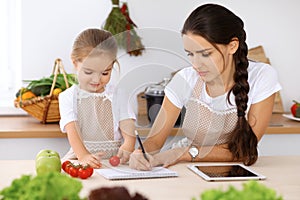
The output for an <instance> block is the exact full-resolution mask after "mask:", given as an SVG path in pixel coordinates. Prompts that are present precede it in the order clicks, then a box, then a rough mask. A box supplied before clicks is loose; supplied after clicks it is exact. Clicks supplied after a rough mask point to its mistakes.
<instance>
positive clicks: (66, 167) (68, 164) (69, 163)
mask: <svg viewBox="0 0 300 200" xmlns="http://www.w3.org/2000/svg"><path fill="white" fill-rule="evenodd" d="M70 165H72V163H71V161H69V160H66V161H65V162H63V163H62V165H61V168H62V169H63V170H64V172H66V173H68V172H67V170H69V166H70Z"/></svg>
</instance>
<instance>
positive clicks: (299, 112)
mask: <svg viewBox="0 0 300 200" xmlns="http://www.w3.org/2000/svg"><path fill="white" fill-rule="evenodd" d="M293 102H294V104H293V105H292V107H291V112H292V114H293V116H294V117H298V118H300V103H298V102H297V101H295V100H294V101H293Z"/></svg>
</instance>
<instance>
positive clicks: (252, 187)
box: [193, 181, 283, 200]
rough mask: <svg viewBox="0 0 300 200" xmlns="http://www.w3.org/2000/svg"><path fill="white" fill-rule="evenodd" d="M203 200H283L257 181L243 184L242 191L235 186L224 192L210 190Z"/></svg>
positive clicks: (205, 192) (204, 194)
mask: <svg viewBox="0 0 300 200" xmlns="http://www.w3.org/2000/svg"><path fill="white" fill-rule="evenodd" d="M200 199H201V200H283V198H282V197H281V196H277V195H276V192H275V191H274V190H273V189H271V188H268V187H266V186H265V185H263V184H260V183H258V182H257V181H248V182H246V183H244V184H243V189H242V190H237V189H236V188H235V187H233V186H229V188H228V189H227V190H226V191H224V190H222V189H220V188H219V189H209V190H206V191H204V192H203V193H202V194H201V195H200ZM193 200H196V198H193Z"/></svg>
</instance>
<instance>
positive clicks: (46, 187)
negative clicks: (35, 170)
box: [0, 172, 82, 200]
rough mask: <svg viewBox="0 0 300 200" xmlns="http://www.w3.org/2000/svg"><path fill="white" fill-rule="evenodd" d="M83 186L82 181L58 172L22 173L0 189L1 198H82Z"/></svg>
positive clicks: (60, 199) (35, 199)
mask: <svg viewBox="0 0 300 200" xmlns="http://www.w3.org/2000/svg"><path fill="white" fill-rule="evenodd" d="M81 188H82V183H81V182H80V181H78V180H76V179H73V178H71V177H69V176H67V175H65V174H61V173H58V172H50V173H46V174H42V175H37V176H35V177H33V176H31V175H22V176H21V177H20V178H18V179H15V180H13V181H12V184H11V185H10V186H8V187H6V188H4V189H3V190H1V191H0V200H53V199H55V200H81V198H80V197H79V192H80V190H81Z"/></svg>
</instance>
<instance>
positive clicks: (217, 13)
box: [182, 4, 258, 165]
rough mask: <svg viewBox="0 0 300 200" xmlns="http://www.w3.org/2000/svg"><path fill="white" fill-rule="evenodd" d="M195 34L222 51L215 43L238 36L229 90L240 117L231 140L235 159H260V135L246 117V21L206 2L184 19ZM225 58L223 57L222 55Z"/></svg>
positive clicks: (186, 27) (186, 29)
mask: <svg viewBox="0 0 300 200" xmlns="http://www.w3.org/2000/svg"><path fill="white" fill-rule="evenodd" d="M187 33H191V34H195V35H199V36H201V37H203V38H205V39H206V40H207V41H208V42H210V43H211V44H212V45H213V46H214V47H215V48H216V49H217V50H218V51H219V52H221V51H220V50H219V48H218V47H217V45H216V44H225V45H226V44H229V43H230V42H231V41H232V39H234V38H237V39H238V40H239V47H238V49H237V51H236V52H235V54H234V55H233V59H234V62H235V73H234V77H233V79H234V82H235V84H234V86H233V87H232V88H231V89H230V91H229V92H228V96H227V100H228V102H229V103H230V100H229V96H230V93H231V92H232V93H233V94H234V95H235V103H236V106H237V115H238V121H237V124H236V127H235V129H234V130H233V132H232V133H231V135H230V138H229V141H228V148H229V151H230V152H231V153H232V155H233V158H234V160H241V161H243V163H244V164H245V165H252V164H253V163H255V162H256V160H257V156H258V154H257V142H258V140H257V137H256V135H255V134H254V132H253V130H252V128H251V126H250V125H249V123H248V121H247V120H246V117H245V112H246V110H247V102H248V92H249V83H248V71H247V68H248V65H249V63H248V59H247V54H248V47H247V44H246V42H245V41H246V33H245V30H244V23H243V21H242V20H241V19H240V18H239V17H238V16H236V15H235V14H234V13H232V12H231V11H230V10H228V9H227V8H225V7H223V6H220V5H216V4H205V5H202V6H199V7H198V8H196V9H195V10H194V11H193V12H192V13H191V14H190V16H189V17H188V18H187V20H186V21H185V23H184V26H183V29H182V34H187ZM223 58H224V57H223Z"/></svg>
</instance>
